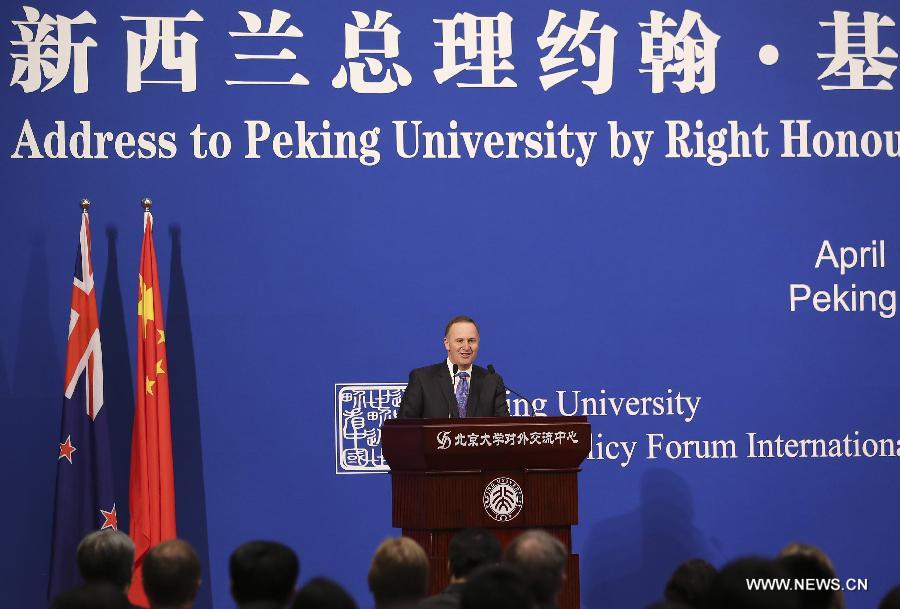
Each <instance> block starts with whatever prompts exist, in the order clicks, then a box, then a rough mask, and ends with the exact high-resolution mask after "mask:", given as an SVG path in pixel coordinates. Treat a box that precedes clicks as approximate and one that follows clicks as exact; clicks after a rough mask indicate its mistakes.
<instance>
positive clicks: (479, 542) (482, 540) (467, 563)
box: [449, 529, 501, 581]
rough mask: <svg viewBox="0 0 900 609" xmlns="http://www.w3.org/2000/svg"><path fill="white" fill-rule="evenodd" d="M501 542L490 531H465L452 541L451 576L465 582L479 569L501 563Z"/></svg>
mask: <svg viewBox="0 0 900 609" xmlns="http://www.w3.org/2000/svg"><path fill="white" fill-rule="evenodd" d="M500 555H501V549H500V542H499V541H497V538H496V537H495V536H494V535H493V533H491V532H490V531H486V530H484V529H463V530H462V531H460V532H459V533H457V534H456V535H454V536H453V539H451V540H450V552H449V559H450V574H451V575H452V576H453V579H455V580H456V581H464V580H465V579H466V577H468V575H469V573H471V572H472V571H474V570H475V569H477V568H478V567H482V566H486V565H495V564H497V563H499V562H500Z"/></svg>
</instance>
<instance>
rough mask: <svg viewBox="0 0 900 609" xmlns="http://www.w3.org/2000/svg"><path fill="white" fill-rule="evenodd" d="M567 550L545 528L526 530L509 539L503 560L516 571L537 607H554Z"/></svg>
mask: <svg viewBox="0 0 900 609" xmlns="http://www.w3.org/2000/svg"><path fill="white" fill-rule="evenodd" d="M567 558H568V552H567V551H566V546H564V545H563V543H562V542H561V541H560V540H558V539H556V538H555V537H553V536H552V535H550V534H549V533H547V532H546V531H541V530H533V531H526V532H525V533H522V534H521V535H519V536H518V537H516V538H515V539H513V540H512V542H511V543H510V544H509V547H508V548H506V554H504V555H503V564H504V565H507V566H510V567H512V568H513V569H516V570H517V571H519V573H521V574H522V576H523V577H524V578H525V581H527V582H528V585H529V587H530V588H531V591H532V593H533V594H534V598H535V600H536V601H537V603H538V606H540V607H554V606H555V605H556V597H557V595H558V594H559V590H560V588H561V587H562V582H563V579H564V577H565V572H566V560H567Z"/></svg>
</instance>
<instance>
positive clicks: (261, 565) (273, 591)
mask: <svg viewBox="0 0 900 609" xmlns="http://www.w3.org/2000/svg"><path fill="white" fill-rule="evenodd" d="M228 571H229V574H230V576H231V596H232V597H233V598H234V600H235V602H236V603H237V605H238V607H239V608H243V607H245V606H248V605H251V604H254V605H261V604H263V603H265V604H268V605H271V606H274V607H284V606H285V605H287V604H288V602H289V601H290V600H291V596H292V595H293V593H294V586H295V585H296V583H297V576H298V575H300V561H299V559H298V558H297V555H296V554H295V553H294V551H293V550H291V549H290V548H289V547H287V546H286V545H284V544H281V543H278V542H275V541H251V542H248V543H245V544H243V545H241V546H239V547H238V548H237V549H236V550H235V551H234V552H232V553H231V558H230V559H229V561H228Z"/></svg>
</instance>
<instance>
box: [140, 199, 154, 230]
mask: <svg viewBox="0 0 900 609" xmlns="http://www.w3.org/2000/svg"><path fill="white" fill-rule="evenodd" d="M141 207H143V208H144V229H146V228H147V219H148V218H149V220H150V225H151V226H152V225H153V214H151V213H150V208H151V207H153V201H151V200H150V197H144V198H143V199H141Z"/></svg>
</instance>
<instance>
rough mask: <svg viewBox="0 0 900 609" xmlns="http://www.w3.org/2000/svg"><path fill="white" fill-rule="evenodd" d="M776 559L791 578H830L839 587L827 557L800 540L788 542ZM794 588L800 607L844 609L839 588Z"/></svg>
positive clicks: (842, 596) (842, 594) (814, 547)
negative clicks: (799, 541) (798, 541)
mask: <svg viewBox="0 0 900 609" xmlns="http://www.w3.org/2000/svg"><path fill="white" fill-rule="evenodd" d="M778 560H779V562H780V563H781V566H782V567H784V569H785V571H787V573H788V577H790V578H791V579H801V580H807V579H815V580H834V581H835V585H834V587H835V588H836V587H838V586H839V582H838V581H837V574H836V573H835V570H834V565H833V564H832V563H831V559H830V558H828V555H827V554H825V552H823V551H822V550H821V549H819V548H817V547H816V546H811V545H808V544H802V543H792V544H790V545H788V546H785V547H784V549H782V550H781V552H779V553H778ZM821 587H822V586H818V585H817V586H816V589H815V590H797V591H796V595H797V602H798V603H799V606H800V609H844V593H843V592H841V591H840V590H839V589H838V590H835V589H832V587H831V586H828V587H827V588H828V589H820V588H821Z"/></svg>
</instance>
